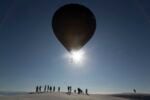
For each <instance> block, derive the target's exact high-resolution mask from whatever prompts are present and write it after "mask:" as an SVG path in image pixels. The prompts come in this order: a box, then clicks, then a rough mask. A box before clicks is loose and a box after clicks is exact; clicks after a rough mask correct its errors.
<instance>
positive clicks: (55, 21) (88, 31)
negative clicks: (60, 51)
mask: <svg viewBox="0 0 150 100" xmlns="http://www.w3.org/2000/svg"><path fill="white" fill-rule="evenodd" d="M52 28H53V32H54V34H55V36H56V37H57V39H58V40H59V41H60V42H61V43H62V45H63V46H64V47H65V48H66V49H67V50H68V51H69V52H71V51H72V50H79V49H81V48H82V47H83V46H84V45H85V44H86V43H87V42H88V41H89V40H90V39H91V37H92V36H93V34H94V31H95V29H96V19H95V16H94V14H93V13H92V11H91V10H90V9H88V8H87V7H85V6H83V5H80V4H67V5H64V6H62V7H60V8H59V9H58V10H56V12H55V13H54V15H53V18H52Z"/></svg>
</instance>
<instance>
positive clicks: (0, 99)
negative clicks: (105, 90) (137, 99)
mask: <svg viewBox="0 0 150 100" xmlns="http://www.w3.org/2000/svg"><path fill="white" fill-rule="evenodd" d="M0 100H131V99H129V98H122V97H117V96H110V95H99V94H91V95H89V96H87V95H77V94H71V95H68V94H66V93H41V94H21V95H14V96H0Z"/></svg>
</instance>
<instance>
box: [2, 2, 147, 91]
mask: <svg viewBox="0 0 150 100" xmlns="http://www.w3.org/2000/svg"><path fill="white" fill-rule="evenodd" d="M68 3H79V4H83V5H85V6H86V7H88V8H89V9H91V11H92V12H93V13H94V15H95V17H96V23H97V28H96V31H95V34H94V36H93V37H92V39H91V40H90V41H89V42H88V43H87V44H86V45H85V46H84V47H83V48H82V49H83V50H84V51H85V53H86V55H85V57H86V60H85V61H84V64H83V65H77V64H73V63H70V61H69V59H67V58H65V55H66V54H67V53H68V52H67V50H66V49H65V48H64V47H63V46H62V45H61V44H60V43H59V41H58V40H57V39H56V37H55V36H54V34H53V30H52V27H51V19H52V16H53V14H54V12H55V11H56V10H57V9H58V8H59V7H61V6H63V5H64V4H68ZM149 5H150V1H149V0H1V1H0V91H33V90H34V88H35V86H36V85H45V84H49V85H55V86H61V87H62V88H63V90H66V89H67V88H66V86H67V85H72V86H73V87H74V88H76V87H81V88H83V89H85V88H89V91H92V92H100V93H110V92H113V93H114V92H131V91H132V89H133V88H136V89H137V91H138V92H150V85H149V84H150V78H149V76H150V52H149V51H150V6H149Z"/></svg>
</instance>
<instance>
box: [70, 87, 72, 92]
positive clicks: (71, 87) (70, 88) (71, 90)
mask: <svg viewBox="0 0 150 100" xmlns="http://www.w3.org/2000/svg"><path fill="white" fill-rule="evenodd" d="M71 92H72V87H71V86H70V94H71Z"/></svg>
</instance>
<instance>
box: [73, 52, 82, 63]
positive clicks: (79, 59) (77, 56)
mask: <svg viewBox="0 0 150 100" xmlns="http://www.w3.org/2000/svg"><path fill="white" fill-rule="evenodd" d="M70 56H71V60H72V62H73V63H76V64H77V63H82V62H83V58H84V52H83V51H82V50H80V51H71V55H70Z"/></svg>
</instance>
